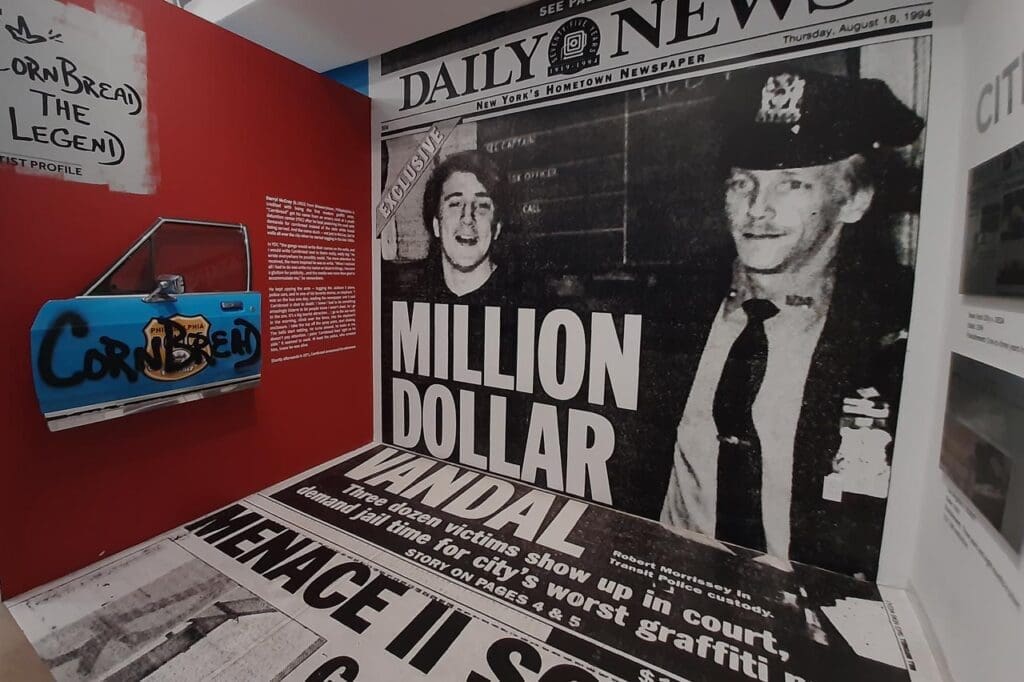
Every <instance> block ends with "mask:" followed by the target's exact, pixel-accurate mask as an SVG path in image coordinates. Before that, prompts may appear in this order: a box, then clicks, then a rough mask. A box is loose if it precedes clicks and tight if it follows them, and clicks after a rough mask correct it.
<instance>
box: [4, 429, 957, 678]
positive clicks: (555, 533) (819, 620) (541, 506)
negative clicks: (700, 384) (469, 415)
mask: <svg viewBox="0 0 1024 682" xmlns="http://www.w3.org/2000/svg"><path fill="white" fill-rule="evenodd" d="M9 606H10V608H11V612H12V614H13V615H14V616H15V618H16V619H17V620H18V622H19V624H20V625H21V626H22V627H23V628H24V629H25V630H26V633H27V634H28V636H29V638H30V641H32V642H33V644H34V645H35V646H36V647H37V649H38V650H39V651H40V653H41V655H43V657H44V658H45V659H46V660H47V661H48V662H49V663H50V665H51V666H52V667H53V670H54V672H55V675H56V676H57V677H58V679H139V678H140V677H142V674H140V673H148V674H149V675H150V677H148V678H147V679H170V678H173V679H220V680H243V679H244V680H248V679H283V680H328V679H330V680H397V679H403V680H404V679H409V680H417V679H423V680H469V681H472V682H484V681H487V680H495V681H498V682H504V681H505V680H523V681H527V682H538V681H540V680H543V681H545V682H556V681H563V682H591V681H593V680H629V681H631V682H632V681H637V680H640V681H643V682H654V681H658V682H662V681H666V682H686V681H690V682H698V681H705V680H714V681H716V682H717V681H720V680H725V681H728V680H765V681H775V680H779V681H786V682H799V681H801V680H802V681H803V682H810V681H817V682H820V681H822V680H829V681H831V682H842V681H843V680H863V679H871V680H878V681H880V682H884V681H886V680H892V681H894V682H895V681H899V682H903V681H905V680H910V681H912V682H938V679H939V678H938V677H937V676H936V675H935V674H934V672H933V671H934V663H933V661H932V660H931V659H930V657H929V655H928V653H927V649H926V648H924V649H922V648H921V647H922V642H923V639H922V635H921V630H920V627H919V625H918V623H917V621H916V619H915V617H914V615H913V611H912V609H910V607H909V602H908V601H907V599H906V596H905V595H903V594H902V593H900V592H898V591H886V593H885V596H884V597H883V595H882V594H880V592H879V590H878V588H877V587H875V586H873V585H870V584H868V583H864V582H859V581H855V580H852V579H849V578H846V577H843V576H840V575H837V574H834V573H829V572H825V571H820V570H817V569H811V568H808V567H805V566H799V565H795V566H794V570H793V572H792V573H783V572H780V571H778V570H776V569H774V568H770V567H768V566H765V565H763V564H761V563H759V562H757V561H754V560H752V558H751V555H750V553H749V552H746V551H744V550H742V549H740V548H735V547H732V548H728V547H724V546H719V547H711V546H708V545H707V544H705V543H704V542H700V541H697V540H696V539H692V538H688V537H681V536H677V535H675V534H672V533H670V532H669V531H667V530H665V529H664V528H662V527H661V526H660V525H658V524H656V523H653V522H650V521H646V520H643V519H639V518H637V517H635V516H630V515H627V514H623V513H621V512H616V511H613V510H610V509H607V508H605V507H602V506H599V505H593V504H587V503H583V502H580V501H578V500H574V499H571V498H569V497H566V496H563V495H555V494H552V493H549V492H547V491H543V490H540V489H537V488H532V487H529V486H525V485H522V484H516V483H511V482H509V481H506V480H502V479H498V478H495V477H492V476H488V475H486V474H482V473H480V472H477V471H474V470H471V469H468V468H466V467H461V466H458V465H453V464H447V463H444V462H438V461H437V460H435V459H433V458H429V457H424V456H422V455H418V454H415V453H409V452H404V451H399V450H396V449H394V448H389V447H383V446H375V447H372V448H369V449H367V450H365V451H364V452H362V453H358V454H354V455H350V456H347V457H345V458H342V459H340V460H338V461H337V462H336V463H331V464H329V465H327V466H325V467H322V468H321V470H320V471H318V472H314V473H311V474H309V475H305V476H304V477H300V478H299V479H296V480H293V481H290V482H286V483H284V484H282V485H280V486H278V487H276V489H275V490H272V491H268V493H266V494H263V495H257V496H253V497H250V498H247V499H245V500H242V501H241V502H239V503H238V504H234V505H230V506H228V507H226V508H225V509H222V510H220V511H218V512H215V513H213V514H211V515H209V516H207V517H205V518H203V519H199V520H197V521H195V522H193V523H190V524H187V525H186V526H185V527H184V528H182V529H180V530H178V531H175V532H172V533H170V534H168V536H166V537H164V538H158V539H157V540H155V541H153V542H152V543H149V544H147V545H145V546H143V547H141V548H136V549H133V550H129V551H128V552H126V553H125V554H124V555H122V556H119V557H114V558H113V559H111V560H108V561H107V562H104V563H102V564H100V565H98V566H97V567H93V568H90V569H86V570H85V571H83V572H82V573H81V574H79V575H77V576H71V577H69V578H68V579H67V580H66V581H64V582H62V583H61V584H57V585H54V586H46V587H44V588H40V590H38V591H36V592H35V593H34V594H30V595H25V596H24V597H23V598H22V599H21V600H19V601H18V602H16V603H12V604H10V605H9Z"/></svg>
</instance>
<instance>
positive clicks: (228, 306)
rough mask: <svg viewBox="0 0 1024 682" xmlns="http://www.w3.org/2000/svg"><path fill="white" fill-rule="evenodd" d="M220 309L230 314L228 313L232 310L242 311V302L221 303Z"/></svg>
mask: <svg viewBox="0 0 1024 682" xmlns="http://www.w3.org/2000/svg"><path fill="white" fill-rule="evenodd" d="M220 309H221V310H223V311H224V312H228V311H231V310H241V309H242V302H241V301H221V302H220Z"/></svg>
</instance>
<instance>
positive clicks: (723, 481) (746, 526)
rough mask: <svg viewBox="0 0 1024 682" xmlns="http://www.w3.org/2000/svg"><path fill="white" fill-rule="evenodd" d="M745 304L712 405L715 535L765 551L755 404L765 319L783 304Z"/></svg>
mask: <svg viewBox="0 0 1024 682" xmlns="http://www.w3.org/2000/svg"><path fill="white" fill-rule="evenodd" d="M743 310H744V311H745V312H746V314H747V326H746V327H744V328H743V331H742V332H740V335H739V336H738V337H736V341H735V342H734V343H733V344H732V348H731V349H730V350H729V356H728V357H727V358H726V361H725V367H724V368H723V369H722V376H721V378H720V379H719V380H718V388H717V389H716V390H715V402H714V405H713V408H712V415H713V417H714V420H715V427H716V428H717V429H718V443H719V444H718V504H717V509H716V519H717V520H716V526H715V537H716V538H718V539H719V540H722V541H724V542H731V543H734V544H737V545H742V546H744V547H749V548H750V549H756V550H760V551H765V549H766V546H765V536H764V520H763V519H762V518H761V441H760V440H759V439H758V437H757V429H755V428H754V417H753V413H752V411H751V410H752V408H753V405H754V399H755V398H756V397H757V392H758V391H759V390H760V388H761V381H762V380H763V379H764V369H765V365H766V364H767V362H768V337H767V336H766V335H765V332H764V321H765V320H767V319H769V318H771V317H774V316H775V315H776V314H777V313H778V312H779V309H778V308H777V307H775V304H773V303H772V302H771V301H768V300H765V299H761V298H754V299H751V300H749V301H746V302H744V303H743Z"/></svg>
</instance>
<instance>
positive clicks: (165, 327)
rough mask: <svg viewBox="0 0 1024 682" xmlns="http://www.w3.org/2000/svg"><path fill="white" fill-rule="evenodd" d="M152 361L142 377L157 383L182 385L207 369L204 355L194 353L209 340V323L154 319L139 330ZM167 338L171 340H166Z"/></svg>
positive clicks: (180, 317)
mask: <svg viewBox="0 0 1024 682" xmlns="http://www.w3.org/2000/svg"><path fill="white" fill-rule="evenodd" d="M142 331H143V334H144V335H145V337H146V348H148V349H149V352H150V354H151V356H152V357H153V358H154V359H159V362H154V363H153V364H152V365H151V364H149V363H147V364H146V366H145V367H144V368H143V370H142V371H143V373H144V374H145V375H146V376H147V377H149V378H150V379H156V380H157V381H181V380H182V379H187V378H189V377H190V376H193V375H194V374H198V373H199V372H202V371H203V370H204V369H206V366H207V362H206V358H207V355H206V353H203V352H194V351H197V350H198V349H200V348H201V347H202V346H203V345H204V343H205V344H207V345H208V343H209V342H208V339H209V338H210V321H209V320H207V319H206V318H205V317H203V316H202V315H191V316H187V315H174V316H172V317H169V318H161V319H158V318H155V317H154V318H153V319H151V320H150V321H149V322H148V323H147V324H146V326H145V327H143V329H142ZM168 335H170V338H168Z"/></svg>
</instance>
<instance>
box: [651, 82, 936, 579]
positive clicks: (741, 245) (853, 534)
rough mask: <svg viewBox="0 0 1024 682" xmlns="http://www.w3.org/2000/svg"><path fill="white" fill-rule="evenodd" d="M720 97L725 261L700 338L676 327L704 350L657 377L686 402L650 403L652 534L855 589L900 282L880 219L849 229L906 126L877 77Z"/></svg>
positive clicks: (863, 211) (877, 510) (895, 393)
mask: <svg viewBox="0 0 1024 682" xmlns="http://www.w3.org/2000/svg"><path fill="white" fill-rule="evenodd" d="M734 87H735V88H736V92H735V93H734V95H735V98H736V99H735V102H732V103H731V104H732V107H733V109H734V112H735V113H736V114H737V116H738V117H739V120H738V122H736V123H735V124H734V126H733V129H732V131H731V132H730V134H729V136H728V139H727V141H726V145H725V147H724V154H725V157H726V161H727V162H728V163H729V164H730V165H731V172H730V174H729V178H728V180H727V181H726V184H725V191H724V195H725V201H724V213H725V218H726V222H727V224H728V228H729V232H730V235H731V237H732V241H733V244H734V246H735V254H736V257H735V260H734V262H733V265H732V272H731V280H729V286H728V289H727V291H726V292H725V295H724V296H722V294H719V296H721V298H718V301H719V303H718V304H717V312H716V313H715V314H714V316H713V318H712V320H711V322H710V326H707V327H705V329H706V330H707V331H706V332H702V334H703V336H702V337H697V333H696V332H694V325H693V324H690V323H686V324H678V325H677V328H678V329H685V330H686V331H685V333H684V334H679V335H678V336H681V337H689V339H685V338H681V339H680V342H679V345H680V346H682V345H683V344H685V343H686V340H690V341H692V340H696V338H703V339H704V342H703V349H702V350H701V351H700V353H699V355H694V354H690V356H689V358H690V359H689V360H687V361H685V362H689V363H690V365H691V366H690V367H683V368H682V369H680V370H679V371H677V372H675V373H674V374H675V376H677V377H679V379H677V380H681V381H682V382H683V383H684V384H685V385H686V386H687V387H688V388H687V389H683V390H681V391H676V392H673V391H672V390H664V391H658V390H656V391H655V394H656V395H657V396H658V397H659V399H662V401H663V402H665V403H667V404H673V402H672V400H669V399H667V397H668V396H671V395H675V396H677V398H678V400H677V401H676V402H675V403H674V404H675V405H676V407H675V409H676V410H677V411H676V412H675V415H676V416H675V418H674V419H675V424H676V426H675V432H674V436H675V438H674V441H675V442H674V446H672V447H673V450H674V455H673V466H672V473H671V476H670V479H669V482H668V488H667V492H666V495H665V499H664V502H663V505H662V510H661V520H662V522H663V523H665V524H666V525H669V526H672V527H675V528H679V529H686V530H691V531H697V532H699V533H702V534H704V535H707V536H709V537H712V538H715V539H717V540H719V541H724V542H728V543H732V544H736V545H741V546H744V547H747V548H749V549H752V550H754V551H755V552H757V553H760V554H762V556H763V558H762V560H763V561H766V562H768V563H773V564H775V565H778V566H780V567H782V568H786V567H788V565H789V561H790V560H795V561H801V562H806V563H813V564H816V565H819V566H824V567H826V568H830V569H833V570H838V571H843V572H846V573H850V574H854V575H861V576H864V577H873V576H874V574H875V571H876V570H877V561H878V555H879V549H880V543H881V529H882V523H883V521H884V514H885V501H886V497H887V495H888V479H889V470H890V460H891V445H892V438H893V435H894V432H895V420H896V410H897V406H898V397H899V391H900V383H901V376H902V364H903V352H904V348H905V339H906V323H907V316H906V309H907V304H909V288H908V287H907V283H908V281H909V280H910V279H911V274H912V273H910V272H909V269H908V268H906V267H901V266H898V265H897V264H896V263H895V259H894V256H893V253H894V248H893V245H892V240H891V238H889V241H888V242H886V238H885V237H886V235H885V232H884V231H885V229H886V227H887V226H886V225H883V224H881V223H884V221H875V220H868V219H867V218H866V216H867V215H868V213H869V210H870V209H871V207H872V203H873V201H874V199H875V186H874V183H873V180H872V177H871V172H870V171H869V167H870V164H869V162H868V157H869V156H872V155H876V156H877V155H879V154H881V153H884V151H885V150H886V149H891V148H893V147H899V146H904V145H907V144H910V143H912V142H913V141H914V140H915V139H916V138H917V136H918V134H919V133H920V131H921V129H922V127H923V121H922V120H921V119H920V118H919V117H918V116H917V115H916V114H914V113H913V112H912V111H911V110H910V109H908V108H907V107H906V106H905V105H904V104H903V103H902V102H900V101H899V100H898V99H897V98H896V97H895V95H893V93H892V92H891V91H890V90H889V88H888V86H886V85H885V84H884V83H882V82H881V81H877V80H867V79H865V80H861V79H847V78H842V77H838V76H830V75H825V74H819V73H803V74H801V73H777V74H773V75H771V76H768V77H767V79H765V78H761V79H759V80H757V81H749V80H745V79H738V80H737V81H735V82H734ZM866 245H871V246H870V247H868V246H866ZM886 246H888V252H886ZM885 264H888V265H889V266H891V267H882V266H883V265H885ZM720 291H721V290H720ZM684 314H685V313H684ZM687 325H689V326H687ZM680 357H685V354H684V355H682V356H680ZM694 360H695V362H694ZM685 362H684V364H685ZM663 374H666V373H665V372H663ZM669 409H672V408H669Z"/></svg>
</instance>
